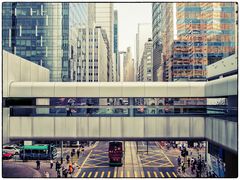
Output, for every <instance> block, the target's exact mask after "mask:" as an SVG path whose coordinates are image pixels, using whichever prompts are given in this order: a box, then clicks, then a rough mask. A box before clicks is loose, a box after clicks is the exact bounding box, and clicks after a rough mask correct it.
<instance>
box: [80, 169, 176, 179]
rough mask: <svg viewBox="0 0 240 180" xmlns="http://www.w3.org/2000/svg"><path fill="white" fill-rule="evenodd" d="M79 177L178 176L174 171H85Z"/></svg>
mask: <svg viewBox="0 0 240 180" xmlns="http://www.w3.org/2000/svg"><path fill="white" fill-rule="evenodd" d="M79 177H82V178H112V177H115V178H117V177H121V178H125V177H128V178H129V177H135V178H138V177H146V178H176V177H177V175H176V173H175V172H173V171H171V172H170V171H169V172H167V171H166V172H162V171H140V172H137V171H134V172H130V171H120V172H117V171H114V172H113V171H95V172H94V171H83V172H82V173H81V174H80V175H79Z"/></svg>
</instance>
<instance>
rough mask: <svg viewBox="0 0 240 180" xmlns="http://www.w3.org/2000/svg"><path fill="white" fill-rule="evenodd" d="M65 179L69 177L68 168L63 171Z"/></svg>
mask: <svg viewBox="0 0 240 180" xmlns="http://www.w3.org/2000/svg"><path fill="white" fill-rule="evenodd" d="M63 177H65V178H67V177H68V170H67V168H64V169H63Z"/></svg>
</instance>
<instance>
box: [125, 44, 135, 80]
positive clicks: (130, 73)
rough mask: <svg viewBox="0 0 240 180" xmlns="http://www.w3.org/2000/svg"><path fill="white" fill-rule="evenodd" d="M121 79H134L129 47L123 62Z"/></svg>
mask: <svg viewBox="0 0 240 180" xmlns="http://www.w3.org/2000/svg"><path fill="white" fill-rule="evenodd" d="M123 69H124V70H123V81H125V82H133V81H134V59H133V58H132V51H131V48H130V47H128V48H127V51H126V54H125V56H124V62H123Z"/></svg>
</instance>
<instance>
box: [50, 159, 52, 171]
mask: <svg viewBox="0 0 240 180" xmlns="http://www.w3.org/2000/svg"><path fill="white" fill-rule="evenodd" d="M52 168H53V160H52V159H51V160H50V169H52Z"/></svg>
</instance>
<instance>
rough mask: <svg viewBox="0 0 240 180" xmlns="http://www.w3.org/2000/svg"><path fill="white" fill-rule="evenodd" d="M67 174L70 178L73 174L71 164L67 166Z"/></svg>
mask: <svg viewBox="0 0 240 180" xmlns="http://www.w3.org/2000/svg"><path fill="white" fill-rule="evenodd" d="M68 172H69V174H70V176H71V177H72V173H73V166H72V164H69V168H68Z"/></svg>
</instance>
